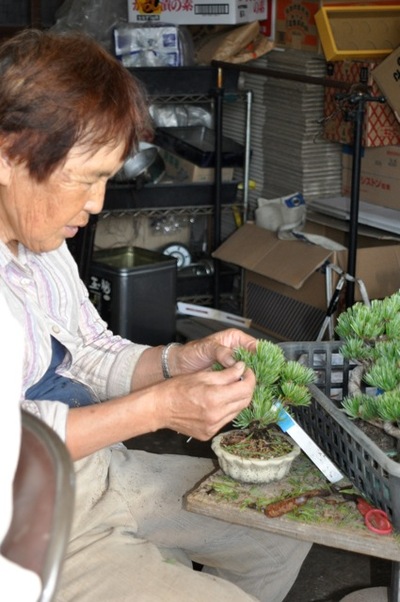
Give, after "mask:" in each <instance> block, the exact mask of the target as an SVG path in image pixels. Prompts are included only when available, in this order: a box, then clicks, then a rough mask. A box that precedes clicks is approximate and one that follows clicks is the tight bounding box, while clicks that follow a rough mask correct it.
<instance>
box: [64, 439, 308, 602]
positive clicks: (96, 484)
mask: <svg viewBox="0 0 400 602" xmlns="http://www.w3.org/2000/svg"><path fill="white" fill-rule="evenodd" d="M212 469H213V464H212V461H211V460H207V459H204V458H193V457H187V456H180V455H169V454H150V453H148V452H143V451H137V450H127V449H125V448H123V447H121V448H119V449H115V448H114V449H105V450H102V451H100V452H98V453H96V454H94V455H92V456H90V457H88V458H85V459H84V460H81V461H79V462H77V463H76V477H77V491H76V507H75V517H74V521H73V526H72V534H71V538H70V544H69V548H68V552H67V557H66V560H65V563H64V567H63V573H62V578H61V583H60V587H59V591H58V595H57V597H56V600H57V602H125V601H128V600H129V601H132V602H133V601H135V602H177V601H182V602H188V601H190V602H245V601H247V602H249V601H250V600H254V599H256V600H262V601H264V602H267V601H268V602H281V601H282V600H283V599H284V598H285V596H286V594H287V593H288V591H289V589H290V588H291V586H292V585H293V583H294V581H295V579H296V577H297V575H298V572H299V569H300V567H301V565H302V563H303V561H304V559H305V557H306V555H307V554H308V552H309V550H310V544H308V543H305V542H300V541H296V540H294V539H290V538H287V537H281V536H277V535H272V534H269V533H266V532H263V531H260V530H257V529H250V528H246V527H241V526H237V525H233V524H230V523H226V522H224V521H220V520H217V519H213V518H210V517H206V516H201V515H197V514H194V513H191V512H186V511H185V510H183V508H182V496H183V494H184V493H186V491H188V490H189V489H191V488H192V487H193V486H194V485H195V484H196V483H197V482H198V481H200V480H201V479H202V478H203V477H204V476H205V475H206V474H207V473H209V472H210V471H211V470H212ZM192 561H195V562H198V563H200V564H202V565H204V568H203V570H202V571H201V572H200V571H194V570H193V569H192Z"/></svg>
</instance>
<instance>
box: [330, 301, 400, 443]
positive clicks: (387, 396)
mask: <svg viewBox="0 0 400 602" xmlns="http://www.w3.org/2000/svg"><path fill="white" fill-rule="evenodd" d="M336 333H337V334H338V335H339V337H340V338H341V339H342V341H343V345H342V347H341V354H342V355H343V357H345V358H346V359H348V360H351V361H353V363H356V367H355V368H354V369H353V370H352V371H351V373H350V376H349V394H348V395H347V396H346V397H345V398H344V399H343V401H342V405H343V409H344V411H345V412H346V414H347V415H348V416H349V417H350V418H351V419H360V420H362V421H364V422H366V423H368V424H371V425H373V426H375V427H378V428H379V429H382V430H383V431H384V432H385V433H387V434H388V435H390V436H391V437H394V438H395V439H400V428H399V426H400V292H397V293H395V294H394V295H392V296H390V297H385V298H384V299H375V300H373V301H372V302H371V305H370V306H367V305H364V304H362V303H356V304H354V305H353V306H351V307H349V308H348V309H347V310H346V311H345V312H343V313H341V314H340V315H339V317H338V321H337V325H336Z"/></svg>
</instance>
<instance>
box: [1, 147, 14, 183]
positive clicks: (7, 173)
mask: <svg viewBox="0 0 400 602" xmlns="http://www.w3.org/2000/svg"><path fill="white" fill-rule="evenodd" d="M11 171H12V165H11V161H10V159H9V158H8V157H7V155H6V154H5V152H4V151H2V150H1V148H0V185H1V186H8V184H9V183H10V180H11Z"/></svg>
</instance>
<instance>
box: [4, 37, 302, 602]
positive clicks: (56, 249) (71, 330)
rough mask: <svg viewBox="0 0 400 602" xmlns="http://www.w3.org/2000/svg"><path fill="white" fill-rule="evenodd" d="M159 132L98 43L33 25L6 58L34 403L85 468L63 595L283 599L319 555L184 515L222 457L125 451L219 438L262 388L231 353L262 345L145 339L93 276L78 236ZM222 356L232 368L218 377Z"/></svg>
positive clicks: (16, 295) (27, 371)
mask: <svg viewBox="0 0 400 602" xmlns="http://www.w3.org/2000/svg"><path fill="white" fill-rule="evenodd" d="M149 132H150V126H149V120H148V113H147V107H146V99H145V96H144V95H143V93H142V91H141V89H140V87H139V85H138V83H137V82H136V81H135V79H134V78H133V77H132V76H131V75H130V73H129V72H128V71H127V70H125V68H124V67H122V66H121V65H120V64H119V63H118V62H117V61H116V60H115V59H114V58H113V57H112V56H110V55H109V54H108V53H107V52H106V51H105V50H103V49H102V48H101V47H99V46H98V45H97V44H96V43H95V42H94V41H92V40H90V39H88V38H86V37H83V36H82V35H80V34H68V35H67V34H66V35H57V34H52V33H45V32H39V31H34V30H31V31H24V32H22V33H20V34H18V35H17V36H15V37H14V38H12V39H11V40H9V41H7V42H5V43H4V44H3V45H2V46H1V47H0V277H1V287H2V292H3V293H4V295H5V297H6V299H7V301H8V304H9V305H10V306H11V308H12V311H13V314H14V316H15V317H16V319H17V320H18V322H19V323H20V324H21V325H22V327H23V330H24V332H25V337H26V350H25V359H24V370H23V384H22V391H21V398H22V402H21V403H22V404H23V407H24V408H25V409H27V410H29V411H31V412H33V413H35V414H37V415H38V416H40V417H41V419H42V420H44V421H46V422H47V423H48V424H49V425H50V426H51V427H52V428H53V429H54V430H55V431H56V432H57V433H58V434H59V435H60V437H61V438H62V439H63V440H64V441H65V442H66V445H67V446H68V449H69V451H70V453H71V456H72V458H73V460H74V461H75V468H76V478H77V490H76V508H75V517H74V522H73V525H72V533H71V539H70V544H69V548H68V553H67V557H66V559H65V564H64V569H63V575H62V579H61V583H60V587H59V592H58V596H57V600H59V601H67V600H68V601H71V602H72V601H73V602H79V601H83V600H84V601H91V600H93V601H95V600H96V601H97V600H101V601H106V600H107V601H113V600H115V601H122V600H138V601H139V600H143V601H146V602H147V601H153V600H154V601H157V602H158V601H159V600H162V601H163V602H164V601H169V600H170V601H173V602H176V600H185V601H186V600H191V601H203V600H213V601H214V600H218V601H219V602H223V601H225V600H226V601H228V600H229V601H230V602H233V601H245V600H251V599H259V600H264V601H267V600H268V601H269V602H278V601H280V600H283V599H284V597H285V595H286V594H287V592H288V591H289V589H290V587H291V585H292V584H293V582H294V580H295V579H296V576H297V574H298V571H299V569H300V566H301V564H302V562H303V560H304V558H305V556H306V554H307V553H308V551H309V545H308V544H305V543H301V542H298V541H294V540H291V539H288V538H283V537H278V536H274V535H266V534H265V533H263V532H261V531H257V530H254V529H248V528H244V527H239V526H235V525H231V524H228V523H224V522H220V521H218V520H214V519H211V518H207V517H202V516H197V515H195V514H192V513H188V512H186V511H184V510H183V509H182V501H181V500H182V495H183V494H184V492H185V491H187V490H188V489H189V488H190V487H192V486H193V485H194V484H195V483H196V482H197V481H198V480H199V479H200V478H201V477H202V476H204V475H205V474H206V473H207V472H209V471H210V470H211V468H212V463H211V461H209V460H206V459H199V458H189V457H185V456H170V455H157V454H149V453H145V452H141V451H134V450H127V449H126V448H125V447H124V445H123V444H122V443H120V442H121V441H125V440H127V439H130V438H132V437H135V436H138V435H141V434H143V433H148V432H154V431H157V430H158V429H163V428H168V429H172V430H174V431H178V432H180V433H184V434H186V435H188V436H192V437H196V438H197V439H199V440H207V439H209V438H210V437H212V436H213V435H214V434H215V433H216V432H217V431H218V430H220V429H221V428H222V427H223V426H224V425H225V424H227V423H228V422H229V421H231V420H232V419H233V418H234V417H235V416H236V415H237V414H238V412H239V411H240V410H241V409H242V408H244V407H246V406H247V405H248V404H249V402H250V399H251V395H252V391H253V388H254V384H255V379H254V375H253V373H252V372H251V371H249V370H246V369H245V366H244V364H243V363H242V362H235V361H234V359H233V357H232V350H233V349H234V348H235V347H237V346H238V345H243V346H246V347H247V348H248V349H254V347H255V344H256V341H255V340H254V339H253V338H252V337H250V336H247V335H246V334H244V333H242V332H241V331H238V330H234V329H228V330H226V331H223V332H219V333H216V334H214V335H212V336H209V337H207V338H205V339H202V340H199V341H194V342H190V343H188V344H186V345H182V346H178V345H173V346H171V345H168V346H166V347H163V346H159V347H148V346H145V345H137V344H134V343H132V342H130V341H128V340H125V339H122V338H121V337H119V336H115V335H113V334H112V333H111V332H110V331H109V330H108V329H107V325H106V324H105V323H104V322H103V320H102V319H101V318H100V316H99V315H98V313H97V311H96V310H95V308H94V307H93V305H92V304H91V302H90V301H89V298H88V293H87V290H86V289H85V287H84V285H83V284H82V282H81V281H80V279H79V276H78V270H77V266H76V264H75V262H74V260H73V258H72V256H71V255H70V253H69V251H68V249H67V245H66V239H68V238H70V237H73V236H74V235H75V234H76V233H77V231H78V229H79V228H82V227H84V226H85V225H86V224H87V222H88V219H89V216H90V215H91V214H95V213H98V212H99V211H101V209H102V205H103V199H104V192H105V186H106V182H107V179H108V178H110V177H112V176H113V175H114V174H115V173H116V172H117V171H118V170H119V169H120V168H121V166H122V164H123V162H124V160H125V158H126V157H127V156H128V154H130V153H131V152H132V150H134V149H135V148H136V147H137V145H138V141H139V140H140V139H145V138H146V137H148V135H149ZM2 345H3V346H7V345H8V343H7V341H6V340H4V339H3V340H2ZM216 360H218V361H219V362H221V363H222V364H223V365H224V366H225V367H226V370H224V371H220V372H218V371H212V370H211V369H210V368H211V366H212V364H213V362H215V361H216ZM3 403H7V400H6V399H4V400H3ZM3 461H4V459H3ZM193 561H195V562H197V563H200V564H202V565H203V567H204V568H203V570H202V571H201V572H200V571H194V570H193V569H192V566H193V565H192V562H193Z"/></svg>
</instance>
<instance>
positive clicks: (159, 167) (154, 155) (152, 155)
mask: <svg viewBox="0 0 400 602" xmlns="http://www.w3.org/2000/svg"><path fill="white" fill-rule="evenodd" d="M164 174H165V163H164V160H163V158H162V157H161V155H160V153H159V152H158V147H157V146H155V145H154V144H149V143H147V142H140V144H139V150H138V152H137V153H136V154H135V155H133V156H132V157H128V159H126V161H125V163H124V164H123V166H122V168H121V169H120V170H119V172H118V173H117V174H116V176H115V179H116V180H119V181H122V182H126V181H129V180H135V179H136V178H138V177H141V178H142V179H144V180H145V181H147V182H151V183H153V184H158V183H159V182H160V181H161V179H162V178H163V176H164Z"/></svg>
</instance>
